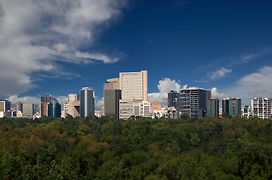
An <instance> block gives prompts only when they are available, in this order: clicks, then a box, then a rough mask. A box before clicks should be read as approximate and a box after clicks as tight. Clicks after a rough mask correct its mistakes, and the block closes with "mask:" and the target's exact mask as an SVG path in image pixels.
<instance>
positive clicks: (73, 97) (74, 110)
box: [64, 94, 80, 118]
mask: <svg viewBox="0 0 272 180" xmlns="http://www.w3.org/2000/svg"><path fill="white" fill-rule="evenodd" d="M64 110H65V111H66V114H67V115H70V116H72V117H73V118H77V117H79V116H80V101H79V97H78V95H77V94H68V102H67V104H66V105H65V108H64Z"/></svg>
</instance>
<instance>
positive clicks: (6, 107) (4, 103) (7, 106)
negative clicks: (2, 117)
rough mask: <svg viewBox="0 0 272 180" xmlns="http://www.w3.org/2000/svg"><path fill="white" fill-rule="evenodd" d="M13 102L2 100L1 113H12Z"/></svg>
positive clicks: (0, 103) (0, 104) (0, 102)
mask: <svg viewBox="0 0 272 180" xmlns="http://www.w3.org/2000/svg"><path fill="white" fill-rule="evenodd" d="M10 110H11V102H10V101H8V100H0V112H5V111H10Z"/></svg>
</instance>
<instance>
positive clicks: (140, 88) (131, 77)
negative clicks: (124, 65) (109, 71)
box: [119, 71, 148, 101]
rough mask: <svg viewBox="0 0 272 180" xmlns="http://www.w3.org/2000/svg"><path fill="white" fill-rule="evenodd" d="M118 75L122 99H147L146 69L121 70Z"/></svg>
mask: <svg viewBox="0 0 272 180" xmlns="http://www.w3.org/2000/svg"><path fill="white" fill-rule="evenodd" d="M119 77H120V89H121V91H122V99H132V100H134V99H135V100H142V101H147V100H148V74H147V71H141V72H122V73H120V74H119Z"/></svg>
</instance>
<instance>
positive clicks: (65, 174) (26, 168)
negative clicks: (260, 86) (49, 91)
mask: <svg viewBox="0 0 272 180" xmlns="http://www.w3.org/2000/svg"><path fill="white" fill-rule="evenodd" d="M0 147H1V148H0V179H105V180H106V179H107V180H108V179H118V180H119V179H146V180H153V179H165V180H166V179H169V180H175V179H272V121H271V120H260V119H238V118H237V119H235V118H234V119H227V118H204V119H189V118H181V119H177V120H171V119H155V120H152V119H149V118H140V117H136V118H134V119H130V120H128V121H116V120H114V119H111V118H110V117H102V118H86V119H73V118H71V117H70V118H68V119H45V118H42V119H39V120H34V121H33V120H27V119H20V120H19V119H1V120H0Z"/></svg>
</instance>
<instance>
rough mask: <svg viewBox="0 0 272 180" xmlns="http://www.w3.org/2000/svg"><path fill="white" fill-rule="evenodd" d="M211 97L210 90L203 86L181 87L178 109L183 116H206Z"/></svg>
mask: <svg viewBox="0 0 272 180" xmlns="http://www.w3.org/2000/svg"><path fill="white" fill-rule="evenodd" d="M210 98H211V91H210V90H206V89H201V88H186V89H181V90H180V93H179V97H178V101H179V108H178V109H179V111H180V113H181V115H182V116H188V117H190V118H201V117H205V116H206V115H207V112H208V101H209V99H210Z"/></svg>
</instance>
